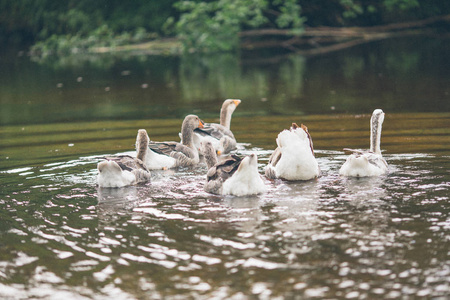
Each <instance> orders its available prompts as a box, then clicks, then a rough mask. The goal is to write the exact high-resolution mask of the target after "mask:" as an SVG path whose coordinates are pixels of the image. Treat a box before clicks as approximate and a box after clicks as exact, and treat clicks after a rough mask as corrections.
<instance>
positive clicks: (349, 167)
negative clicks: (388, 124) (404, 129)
mask: <svg viewBox="0 0 450 300" xmlns="http://www.w3.org/2000/svg"><path fill="white" fill-rule="evenodd" d="M383 121H384V112H383V111H382V110H381V109H375V110H374V111H373V114H372V118H371V119H370V149H369V150H368V151H361V150H355V149H348V148H345V149H344V150H347V151H352V152H353V154H351V155H350V156H349V157H348V158H347V160H346V162H345V163H344V164H343V165H342V167H341V169H340V170H339V174H340V175H343V176H351V177H368V176H379V175H382V174H385V173H386V172H387V171H388V164H387V162H386V161H385V160H384V158H383V156H382V155H381V149H380V141H381V127H382V125H383Z"/></svg>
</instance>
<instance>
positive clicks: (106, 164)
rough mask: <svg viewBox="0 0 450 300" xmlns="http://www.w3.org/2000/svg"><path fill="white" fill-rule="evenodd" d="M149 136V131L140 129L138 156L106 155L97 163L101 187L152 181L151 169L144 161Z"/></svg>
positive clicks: (118, 186) (137, 146) (137, 145)
mask: <svg viewBox="0 0 450 300" xmlns="http://www.w3.org/2000/svg"><path fill="white" fill-rule="evenodd" d="M149 141H150V139H149V137H148V135H147V132H146V131H145V130H144V131H141V130H139V132H138V135H137V138H136V150H137V156H136V157H131V156H129V155H118V156H105V157H102V158H103V159H104V160H103V161H101V162H99V163H98V164H97V169H98V175H97V183H98V185H99V187H111V188H120V187H124V186H128V185H134V184H138V183H144V182H147V181H150V171H149V170H148V169H147V167H146V166H145V164H144V163H143V161H144V160H145V157H146V156H147V154H148V152H150V151H149V150H148V145H149Z"/></svg>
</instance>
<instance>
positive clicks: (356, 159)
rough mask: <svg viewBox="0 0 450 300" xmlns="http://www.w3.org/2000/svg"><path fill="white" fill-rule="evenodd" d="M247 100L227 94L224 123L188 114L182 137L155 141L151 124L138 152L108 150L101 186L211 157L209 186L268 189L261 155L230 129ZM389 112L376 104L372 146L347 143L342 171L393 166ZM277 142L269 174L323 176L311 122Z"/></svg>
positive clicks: (371, 171) (226, 191)
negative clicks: (385, 139)
mask: <svg viewBox="0 0 450 300" xmlns="http://www.w3.org/2000/svg"><path fill="white" fill-rule="evenodd" d="M240 103H241V100H238V99H227V100H225V101H224V103H223V105H222V108H221V110H220V124H216V123H205V122H203V121H202V120H201V119H200V118H199V117H198V116H196V115H188V116H186V117H185V118H184V120H183V123H182V125H181V132H180V138H181V141H180V142H175V141H173V142H155V141H151V140H150V138H149V136H148V134H147V131H146V130H145V129H139V131H138V134H137V138H136V156H135V157H134V156H129V155H116V156H105V157H102V158H103V160H102V161H101V162H99V163H98V165H97V169H98V176H97V183H98V185H99V186H100V187H115V188H120V187H124V186H128V185H134V184H139V183H145V182H148V181H150V178H151V173H150V171H151V170H166V169H172V168H177V167H189V166H195V165H198V164H199V163H201V162H205V163H206V165H207V169H208V171H207V173H206V181H205V184H204V189H205V191H206V192H208V193H212V194H218V195H235V196H244V195H253V194H260V193H264V192H265V191H266V186H265V183H264V181H263V179H262V176H261V175H260V174H259V172H258V157H257V155H256V154H251V155H248V156H245V157H243V158H242V157H239V156H237V155H235V154H232V151H233V150H236V149H237V148H236V144H237V143H236V139H235V137H234V135H233V133H232V132H231V130H230V124H231V116H232V114H233V112H234V110H235V109H236V107H237V106H238V105H239V104H240ZM383 120H384V113H383V111H382V110H381V109H375V110H374V112H373V114H372V118H371V121H370V149H369V150H366V151H361V150H355V149H347V148H345V149H344V150H347V151H351V152H352V154H351V155H349V156H348V158H347V160H346V161H345V163H344V164H343V165H342V167H341V168H340V170H339V174H340V175H342V176H351V177H367V176H379V175H382V174H385V173H386V172H387V171H388V165H387V163H386V161H385V160H384V158H383V157H382V155H381V150H380V140H381V127H382V124H383ZM276 143H277V148H276V149H275V150H274V151H273V153H272V155H271V156H270V158H269V162H268V164H267V166H266V167H265V170H264V171H265V172H264V173H265V176H266V177H267V178H269V179H277V178H279V179H284V180H290V181H299V180H311V179H314V178H317V177H318V176H320V168H319V165H318V163H317V160H316V158H315V156H314V148H313V142H312V138H311V135H310V134H309V132H308V128H307V127H306V126H305V125H303V124H301V125H300V126H298V125H297V124H296V123H292V126H291V127H290V128H289V129H285V130H283V131H281V132H280V133H279V134H278V137H277V138H276Z"/></svg>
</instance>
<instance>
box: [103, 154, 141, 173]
mask: <svg viewBox="0 0 450 300" xmlns="http://www.w3.org/2000/svg"><path fill="white" fill-rule="evenodd" d="M101 158H102V159H106V160H110V161H114V162H116V163H117V164H118V165H119V167H120V168H121V169H122V170H123V171H130V172H131V171H132V170H135V169H141V170H144V171H148V169H147V167H146V166H145V164H144V163H143V161H142V160H140V159H139V158H136V157H132V156H129V155H117V156H103V157H101Z"/></svg>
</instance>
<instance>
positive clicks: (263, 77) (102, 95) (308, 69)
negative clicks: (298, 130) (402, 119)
mask: <svg viewBox="0 0 450 300" xmlns="http://www.w3.org/2000/svg"><path fill="white" fill-rule="evenodd" d="M448 43H449V41H448V39H431V38H418V37H417V38H409V39H398V40H386V41H379V42H373V43H370V44H367V45H360V46H358V47H354V48H350V49H347V50H345V51H341V52H336V53H330V54H328V55H326V56H323V57H303V56H300V55H296V54H291V55H287V56H285V57H282V58H280V59H279V60H277V61H275V62H273V61H272V60H270V59H264V58H262V59H259V60H252V59H248V58H246V56H245V55H243V56H237V55H232V54H221V55H212V56H201V57H200V56H183V57H180V58H179V57H172V56H163V57H158V56H148V55H126V54H124V55H121V56H117V55H110V54H108V55H98V56H86V57H83V56H75V57H71V58H68V59H75V60H76V61H74V62H67V61H64V58H62V59H60V60H55V61H53V62H52V61H46V62H42V63H35V62H31V61H29V60H28V58H27V57H14V59H11V60H2V61H0V67H1V69H3V70H6V71H5V72H3V73H2V75H0V79H2V80H0V82H2V85H1V86H0V101H1V103H2V111H1V120H0V121H1V123H2V124H26V123H47V122H56V121H57V122H61V121H67V120H97V119H142V118H155V117H157V118H161V117H164V118H167V117H174V116H175V117H177V118H182V117H184V116H185V115H186V114H188V113H192V112H201V113H202V114H203V117H214V118H217V115H218V110H219V107H220V104H221V103H222V101H223V100H224V99H226V98H240V99H242V100H244V101H245V105H244V104H243V105H241V106H240V107H239V109H238V111H236V115H249V114H251V115H273V114H282V115H286V114H290V115H292V114H305V113H307V114H311V113H316V114H317V113H321V114H323V113H328V112H367V111H372V110H373V108H374V107H383V109H384V110H385V111H386V112H395V111H405V110H406V111H416V112H423V111H448V110H449V109H450V107H449V105H448V104H447V103H449V101H447V100H448V99H447V98H448V95H449V90H448V88H447V87H448V78H449V73H448V72H449V71H448V68H445V67H444V66H445V65H446V64H445V62H444V59H445V54H444V53H445V52H444V50H443V49H446V48H448ZM78 59H81V60H82V61H78ZM83 59H84V60H83ZM80 79H81V80H80ZM424 99H426V101H424ZM61 104H64V105H61Z"/></svg>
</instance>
